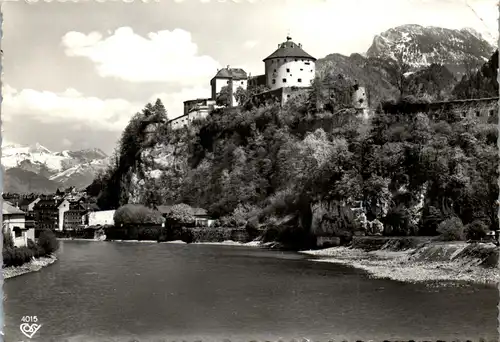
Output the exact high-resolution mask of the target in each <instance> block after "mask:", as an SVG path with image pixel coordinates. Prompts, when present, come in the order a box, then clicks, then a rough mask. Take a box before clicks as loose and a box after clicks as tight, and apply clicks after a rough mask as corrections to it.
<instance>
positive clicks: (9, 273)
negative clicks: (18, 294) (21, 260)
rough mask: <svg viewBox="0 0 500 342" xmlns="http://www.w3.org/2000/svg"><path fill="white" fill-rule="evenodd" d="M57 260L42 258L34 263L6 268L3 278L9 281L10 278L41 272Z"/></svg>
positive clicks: (51, 257) (54, 258)
mask: <svg viewBox="0 0 500 342" xmlns="http://www.w3.org/2000/svg"><path fill="white" fill-rule="evenodd" d="M56 260H57V258H56V256H54V255H52V256H49V257H41V258H38V259H34V260H33V261H30V262H28V263H26V264H24V265H22V266H18V267H14V266H10V267H5V268H3V270H2V272H3V278H4V279H9V278H13V277H17V276H20V275H22V274H26V273H30V272H36V271H39V270H40V269H42V268H43V267H46V266H49V265H51V264H53V263H54V262H55V261H56Z"/></svg>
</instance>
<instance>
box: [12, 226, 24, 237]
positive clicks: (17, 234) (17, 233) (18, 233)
mask: <svg viewBox="0 0 500 342" xmlns="http://www.w3.org/2000/svg"><path fill="white" fill-rule="evenodd" d="M14 236H15V237H16V238H20V237H22V236H23V232H22V231H21V228H19V227H14Z"/></svg>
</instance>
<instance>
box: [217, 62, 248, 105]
mask: <svg viewBox="0 0 500 342" xmlns="http://www.w3.org/2000/svg"><path fill="white" fill-rule="evenodd" d="M247 82H248V75H247V73H246V71H245V70H243V69H241V68H230V67H229V65H228V66H227V67H226V68H223V69H220V70H217V73H216V74H215V76H214V77H213V78H212V79H211V80H210V87H211V89H212V100H214V101H215V100H216V99H217V95H219V93H220V91H221V90H222V88H223V87H228V88H229V90H230V92H232V93H233V96H232V97H231V100H232V102H231V103H230V105H229V106H230V107H233V105H238V101H236V98H235V97H234V93H235V92H236V90H237V89H238V88H243V89H245V90H246V89H247Z"/></svg>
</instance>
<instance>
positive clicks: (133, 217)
mask: <svg viewBox="0 0 500 342" xmlns="http://www.w3.org/2000/svg"><path fill="white" fill-rule="evenodd" d="M113 219H114V222H115V226H116V227H120V226H121V225H124V226H127V225H136V224H137V225H140V224H144V223H147V224H149V223H155V224H161V223H162V222H163V217H162V216H161V214H160V213H159V212H158V211H155V210H152V209H150V208H148V207H146V206H143V205H141V204H126V205H124V206H122V207H120V208H118V209H117V210H116V212H115V215H114V216H113Z"/></svg>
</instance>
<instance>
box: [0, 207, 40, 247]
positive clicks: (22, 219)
mask: <svg viewBox="0 0 500 342" xmlns="http://www.w3.org/2000/svg"><path fill="white" fill-rule="evenodd" d="M2 231H3V232H4V233H5V232H9V233H10V235H11V236H12V240H13V242H14V246H15V247H24V246H27V245H28V240H29V239H30V240H32V241H33V242H34V241H35V229H34V227H32V226H29V225H26V214H25V213H24V211H22V210H21V209H19V208H16V207H15V206H13V205H11V204H9V203H7V202H5V201H2Z"/></svg>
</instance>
